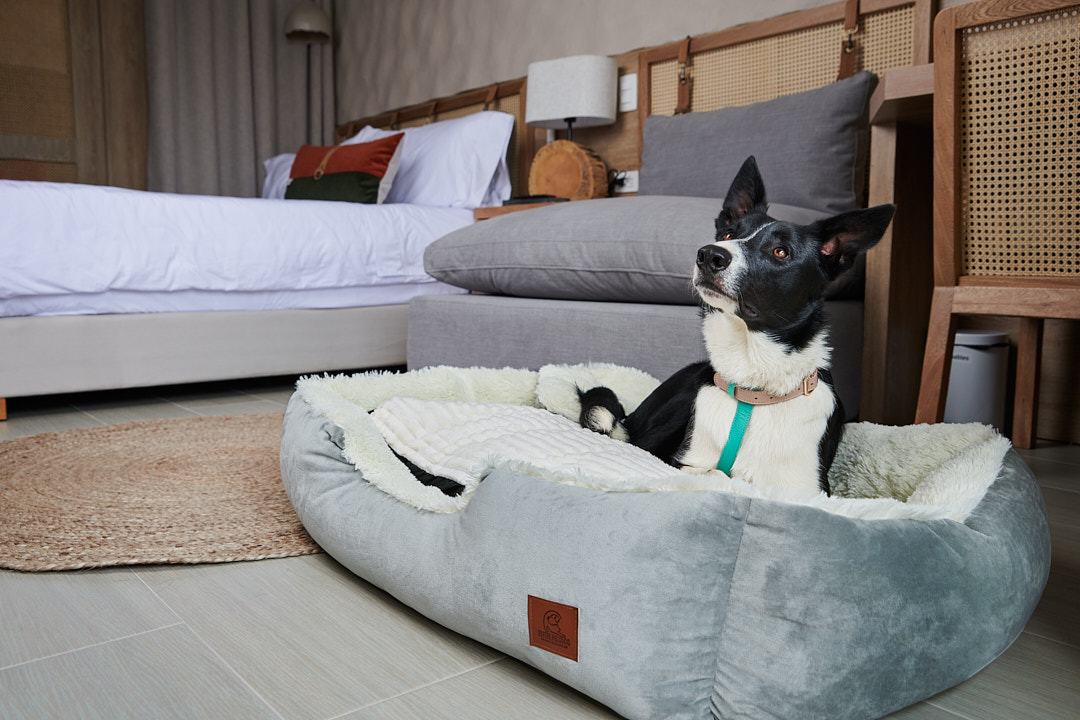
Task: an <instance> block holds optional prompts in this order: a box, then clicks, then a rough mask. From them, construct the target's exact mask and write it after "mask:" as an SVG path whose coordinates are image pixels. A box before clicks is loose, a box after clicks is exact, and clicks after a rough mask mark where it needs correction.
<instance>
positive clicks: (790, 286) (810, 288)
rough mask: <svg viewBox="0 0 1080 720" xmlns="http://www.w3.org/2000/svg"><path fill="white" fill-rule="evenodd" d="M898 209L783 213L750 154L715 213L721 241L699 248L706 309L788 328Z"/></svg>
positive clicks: (765, 326) (762, 326)
mask: <svg viewBox="0 0 1080 720" xmlns="http://www.w3.org/2000/svg"><path fill="white" fill-rule="evenodd" d="M893 209H894V208H893V206H892V205H878V206H877V207H872V208H869V209H867V210H853V211H851V212H845V213H841V214H839V215H835V216H833V217H830V218H826V219H824V220H818V221H817V222H813V223H811V224H809V225H798V224H796V223H791V222H784V221H781V220H776V219H774V218H772V217H770V216H769V214H768V204H767V202H766V200H765V184H764V182H763V181H762V179H761V173H760V172H758V167H757V162H756V161H755V160H754V158H753V156H751V157H749V158H747V159H746V162H744V163H743V165H742V168H740V170H739V173H738V175H736V176H735V180H734V181H733V182H732V183H731V188H730V189H729V190H728V193H727V197H726V198H725V199H724V206H723V210H721V211H720V215H719V217H717V218H716V240H715V242H713V243H710V244H709V245H706V246H705V247H703V248H701V249H700V250H698V253H697V266H696V268H695V269H694V278H693V284H694V289H695V290H696V291H697V293H698V295H699V296H700V297H701V299H702V302H703V303H704V304H705V308H706V310H707V311H709V310H712V311H720V312H727V313H732V314H734V315H735V316H737V317H738V318H740V319H741V320H742V321H743V322H745V323H746V325H747V327H748V328H749V329H751V330H762V331H767V332H771V333H773V334H776V335H778V336H785V335H789V334H790V333H792V332H794V331H795V330H796V329H798V328H800V327H803V326H805V325H806V323H807V320H808V319H810V318H811V317H813V316H815V315H818V314H819V313H818V312H817V311H818V310H820V308H821V306H822V304H823V302H824V294H825V289H826V288H827V287H828V285H829V283H830V282H831V281H832V280H833V279H834V278H836V277H837V276H839V275H840V274H841V273H843V272H845V271H847V270H849V269H850V268H851V267H852V265H854V263H855V259H856V258H857V257H858V256H859V254H860V253H863V252H865V251H866V250H868V249H870V248H871V247H873V246H874V245H875V244H877V242H878V240H880V239H881V236H882V235H883V234H884V232H885V229H886V227H888V225H889V222H890V221H891V220H892V216H893ZM795 344H798V343H797V342H796V343H795Z"/></svg>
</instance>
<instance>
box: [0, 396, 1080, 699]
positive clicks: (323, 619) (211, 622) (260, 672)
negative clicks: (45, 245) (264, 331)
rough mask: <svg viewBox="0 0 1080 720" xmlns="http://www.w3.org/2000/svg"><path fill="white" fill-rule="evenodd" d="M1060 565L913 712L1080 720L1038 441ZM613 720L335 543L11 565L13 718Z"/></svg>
mask: <svg viewBox="0 0 1080 720" xmlns="http://www.w3.org/2000/svg"><path fill="white" fill-rule="evenodd" d="M291 387H292V383H291V380H290V379H282V378H277V379H269V380H259V381H244V382H234V383H214V384H208V385H198V386H186V387H173V388H155V389H149V390H136V391H124V392H118V393H108V394H104V393H93V394H85V395H73V396H63V397H52V398H32V399H26V400H19V399H14V400H10V401H9V403H8V410H9V415H10V419H9V420H8V421H7V422H0V441H3V440H7V439H11V438H16V437H22V436H25V435H32V434H36V433H41V432H56V431H60V430H68V429H74V428H81V427H90V426H95V425H106V424H112V423H118V422H126V421H131V420H140V419H151V418H166V417H191V416H196V415H217V414H239V413H258V412H273V411H281V410H283V409H284V407H285V403H286V402H287V400H288V397H289V396H290V394H291V392H292V391H291ZM1024 455H1025V457H1026V458H1027V459H1028V462H1029V463H1030V464H1031V466H1032V468H1033V469H1034V470H1035V473H1036V475H1037V476H1038V479H1039V482H1040V484H1041V486H1042V489H1043V493H1044V496H1045V498H1046V502H1047V506H1048V507H1049V510H1050V517H1051V524H1052V533H1053V567H1052V571H1051V575H1050V582H1049V585H1048V587H1047V590H1046V592H1045V594H1044V596H1043V600H1042V603H1041V604H1040V605H1039V608H1038V610H1037V611H1036V613H1035V615H1034V617H1033V618H1032V619H1031V621H1030V622H1029V623H1028V625H1027V628H1026V629H1025V631H1024V633H1023V634H1022V635H1021V636H1020V638H1019V639H1018V640H1017V641H1016V642H1015V643H1014V644H1013V646H1012V647H1011V648H1010V649H1009V650H1008V651H1007V652H1005V653H1004V655H1002V656H1001V657H1000V658H999V659H998V660H996V661H995V662H994V663H992V664H991V665H990V666H989V667H987V668H986V669H985V670H983V671H982V672H981V673H979V674H978V675H976V676H975V677H974V678H972V679H971V680H969V681H968V682H966V683H963V684H962V685H960V686H958V687H956V688H953V689H952V690H949V691H947V692H945V693H942V694H941V695H938V696H937V697H934V698H931V699H929V700H927V701H925V702H923V703H920V704H918V705H915V706H913V707H911V708H908V709H906V710H903V711H901V712H899V713H896V714H894V715H892V716H891V717H892V718H898V719H903V720H956V719H957V718H967V719H968V720H994V719H998V718H1000V719H1001V720H1019V719H1029V718H1030V719H1035V718H1038V719H1039V720H1050V719H1052V718H1077V717H1080V446H1065V445H1053V444H1043V445H1041V446H1040V447H1039V448H1038V449H1036V450H1033V451H1030V452H1025V453H1024ZM73 717H79V718H103V719H108V720H115V719H118V718H140V719H141V718H155V719H157V718H200V719H201V718H223V719H228V720H238V719H244V718H271V719H277V720H308V719H312V720H313V719H316V718H318V719H330V718H342V719H348V720H384V719H385V720H397V719H399V718H429V719H431V718H434V719H439V718H448V719H449V718H453V719H455V720H458V719H465V720H473V719H476V720H486V719H488V718H490V719H491V720H496V719H497V720H508V719H514V718H520V719H522V720H524V719H530V720H531V719H533V718H544V719H558V718H566V719H571V718H573V719H588V718H614V717H616V716H615V715H614V714H613V713H612V712H610V711H609V710H607V709H605V708H604V707H602V706H600V705H597V704H596V703H594V702H592V701H591V700H589V699H588V698H586V697H583V696H581V695H579V694H578V693H576V692H574V691H573V690H570V689H568V688H566V687H564V686H562V685H560V684H559V683H556V682H554V681H552V680H550V679H548V678H547V677H546V676H544V675H542V674H541V673H539V672H537V671H535V670H533V669H531V668H529V667H527V666H525V665H524V664H522V663H520V662H518V661H516V660H513V659H511V658H507V657H505V656H503V655H501V654H500V653H497V652H495V651H493V650H491V649H489V648H486V647H484V646H483V645H480V644H478V643H475V642H473V641H471V640H469V639H467V638H463V637H461V636H459V635H456V634H454V633H452V632H450V631H448V630H445V629H443V628H441V627H440V626H438V625H436V624H434V623H432V622H430V621H429V620H427V619H426V618H424V617H422V616H421V615H419V614H418V613H416V612H414V611H412V610H411V609H409V608H407V607H405V606H403V605H402V604H400V603H399V602H397V601H396V600H394V599H393V598H392V597H390V596H388V595H387V594H386V593H384V592H382V591H380V590H378V589H376V588H374V587H372V586H371V585H369V584H367V583H365V582H364V581H363V580H360V579H359V578H357V577H355V576H353V575H352V574H350V573H349V572H347V571H346V570H344V569H343V568H341V567H340V566H339V565H337V564H336V563H335V562H334V561H333V560H331V559H330V558H328V557H327V556H326V555H313V556H307V557H300V558H288V559H282V560H266V561H261V562H251V563H233V564H227V565H204V566H166V567H137V568H117V569H105V570H90V571H84V572H68V573H41V574H36V573H17V572H10V571H3V570H0V719H7V718H20V719H21V718H26V719H27V720H51V719H52V718H73Z"/></svg>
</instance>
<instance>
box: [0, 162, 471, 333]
mask: <svg viewBox="0 0 1080 720" xmlns="http://www.w3.org/2000/svg"><path fill="white" fill-rule="evenodd" d="M472 221H473V219H472V212H471V211H470V210H466V209H460V208H432V207H421V206H416V205H397V204H394V205H359V204H356V203H343V202H322V201H314V200H266V199H261V198H231V197H209V196H201V195H176V194H168V193H150V192H141V191H136V190H126V189H121V188H113V187H102V186H95V185H76V184H66V183H46V182H21V181H13V180H0V316H3V315H30V314H70V313H85V312H115V310H113V309H111V307H107V308H106V309H104V310H102V309H95V307H94V300H95V298H103V297H107V296H108V295H109V294H110V293H111V294H113V295H117V296H123V295H124V294H127V295H136V294H144V293H145V294H158V295H165V296H170V297H171V300H172V302H171V304H168V307H167V309H169V310H184V309H193V310H203V309H207V308H206V307H205V304H206V303H205V302H201V303H199V302H196V303H194V306H193V307H191V308H187V307H185V306H184V303H185V302H186V301H185V300H184V298H185V296H186V295H191V294H194V293H200V292H203V293H208V294H209V295H210V296H211V297H213V298H215V300H214V309H261V308H250V307H238V308H234V307H231V306H227V305H228V302H229V301H230V300H231V299H232V298H236V299H237V300H238V301H239V300H240V299H241V298H243V297H245V296H251V297H261V298H267V299H269V300H270V301H273V302H277V301H278V300H279V299H280V295H281V294H282V293H288V292H295V291H300V292H308V293H309V294H311V295H312V296H314V297H323V296H328V295H332V294H334V293H337V292H340V291H345V292H346V295H347V296H349V292H350V291H352V295H355V294H356V292H355V291H356V290H357V289H361V288H363V289H367V288H379V287H382V286H386V287H391V286H401V285H402V284H415V283H427V284H436V283H435V282H434V280H433V279H432V278H431V277H430V276H428V275H427V274H426V273H425V272H424V261H423V255H424V249H425V248H427V246H428V245H429V244H431V243H432V242H433V241H435V240H436V239H438V238H439V237H441V236H443V235H445V234H446V233H449V232H451V231H453V230H456V229H458V228H461V227H464V226H466V225H468V224H470V223H471V222H472ZM448 290H449V288H446V289H444V290H443V291H448ZM73 299H74V301H73ZM320 302H321V303H324V304H321V305H320V306H326V305H325V302H330V301H322V300H320ZM372 304H379V303H378V302H375V303H372ZM329 306H331V307H332V306H334V305H333V304H331V305H329ZM72 308H74V309H72ZM137 311H143V310H137Z"/></svg>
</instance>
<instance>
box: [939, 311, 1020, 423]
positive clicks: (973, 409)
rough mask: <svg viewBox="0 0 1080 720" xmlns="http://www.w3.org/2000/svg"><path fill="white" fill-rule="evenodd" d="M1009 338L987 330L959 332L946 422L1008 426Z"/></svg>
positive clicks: (954, 353)
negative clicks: (1006, 385)
mask: <svg viewBox="0 0 1080 720" xmlns="http://www.w3.org/2000/svg"><path fill="white" fill-rule="evenodd" d="M1008 366H1009V336H1008V335H1007V334H1005V333H1003V332H994V331H988V330H957V331H956V341H955V342H954V343H953V360H952V370H950V372H949V394H948V395H947V396H946V398H945V422H950V423H965V422H981V423H984V424H986V425H993V426H994V427H996V428H998V429H999V430H1000V429H1002V427H1003V426H1004V424H1005V383H1006V375H1007V373H1008Z"/></svg>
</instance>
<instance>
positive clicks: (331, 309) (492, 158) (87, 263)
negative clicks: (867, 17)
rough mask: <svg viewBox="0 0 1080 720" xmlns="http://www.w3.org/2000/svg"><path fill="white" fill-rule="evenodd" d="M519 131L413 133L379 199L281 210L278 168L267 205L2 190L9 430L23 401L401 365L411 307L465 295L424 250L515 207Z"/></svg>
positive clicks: (459, 128)
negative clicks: (509, 156)
mask: <svg viewBox="0 0 1080 720" xmlns="http://www.w3.org/2000/svg"><path fill="white" fill-rule="evenodd" d="M512 126H513V118H512V116H509V115H505V114H503V113H490V112H485V113H478V114H476V115H471V116H468V117H466V118H459V119H457V120H452V121H447V122H444V123H439V124H438V125H431V126H425V127H422V128H415V129H410V130H407V131H406V136H405V139H404V140H403V141H402V143H401V144H402V152H401V159H400V165H399V169H398V172H397V175H396V177H395V178H394V181H393V186H392V188H391V190H390V193H391V195H390V197H389V198H387V202H386V203H385V204H379V205H363V204H358V203H352V202H327V201H317V200H284V199H273V198H274V196H275V194H277V195H278V196H280V194H279V193H277V191H276V190H275V188H274V187H272V186H273V184H274V183H280V182H283V179H278V178H275V177H274V176H275V173H273V172H270V173H268V180H267V187H266V188H264V195H265V196H267V197H268V198H270V199H265V198H228V197H207V196H195V195H174V194H166V193H150V192H141V191H133V190H125V189H120V188H112V187H102V186H90V185H73V184H63V183H42V182H22V181H11V180H0V418H2V417H3V414H2V412H3V410H4V405H3V402H4V401H3V398H8V397H21V396H28V395H42V394H52V393H62V392H76V391H86V390H102V389H113V388H126V387H140V386H148V385H167V384H175V383H184V382H199V381H207V380H222V379H231V378H238V377H259V376H266V375H278V374H292V373H309V372H321V371H326V370H343V369H354V368H368V367H379V366H386V365H397V364H403V363H404V362H405V340H406V335H407V318H408V305H407V303H408V302H409V300H410V299H412V298H413V297H416V296H417V295H422V294H431V293H452V292H464V291H462V290H459V289H457V288H453V287H451V286H449V285H445V284H443V283H440V282H437V281H435V280H434V279H433V278H431V277H430V276H428V275H427V274H426V273H425V272H424V269H423V253H424V249H425V248H426V247H427V246H428V245H429V244H430V243H431V242H434V241H435V240H436V239H438V238H439V237H441V236H442V235H444V234H446V233H448V232H451V231H453V230H456V229H458V228H461V227H464V226H465V225H467V224H469V223H471V222H473V216H472V208H473V207H477V206H480V205H484V204H489V203H491V202H495V203H497V202H500V201H501V200H502V199H505V197H508V196H509V175H508V172H507V170H506V160H505V151H506V147H507V143H508V141H509V136H510V132H511V130H512ZM493 129H495V130H496V131H494V132H493ZM365 130H366V131H367V132H366V133H365V132H364V131H362V132H361V133H360V134H359V135H358V136H357V137H356V138H353V139H350V141H346V142H352V141H355V142H366V141H367V140H368V138H369V137H371V135H372V133H374V132H377V131H374V130H373V129H370V128H367V129H365ZM478 158H479V160H478ZM274 161H277V162H276V164H277V165H278V167H281V166H285V167H287V166H288V165H289V164H291V159H289V158H287V157H281V156H279V157H278V158H273V159H271V160H269V161H268V162H267V169H268V170H271V164H273V163H274ZM395 200H396V202H395Z"/></svg>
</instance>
